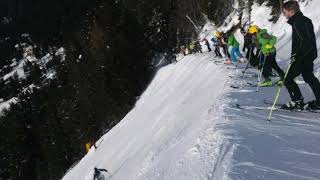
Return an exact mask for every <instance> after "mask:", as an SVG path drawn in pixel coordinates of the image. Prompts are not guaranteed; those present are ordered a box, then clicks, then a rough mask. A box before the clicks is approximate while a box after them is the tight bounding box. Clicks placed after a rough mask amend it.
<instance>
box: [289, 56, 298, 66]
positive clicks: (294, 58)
mask: <svg viewBox="0 0 320 180" xmlns="http://www.w3.org/2000/svg"><path fill="white" fill-rule="evenodd" d="M296 59H297V55H296V54H292V55H291V57H290V63H291V64H292V63H294V62H295V61H296Z"/></svg>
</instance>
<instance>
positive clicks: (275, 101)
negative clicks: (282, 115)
mask: <svg viewBox="0 0 320 180" xmlns="http://www.w3.org/2000/svg"><path fill="white" fill-rule="evenodd" d="M290 59H291V58H290ZM291 64H292V62H290V64H289V66H288V69H287V72H286V74H285V75H284V78H283V81H282V84H281V86H280V87H279V89H278V92H277V95H276V97H275V99H274V101H273V104H272V107H271V110H270V113H269V117H268V119H267V121H268V122H271V117H272V113H273V110H274V107H275V106H276V103H277V101H278V98H279V96H280V92H281V89H282V86H283V84H284V81H285V80H286V78H287V75H288V72H289V70H290V68H291Z"/></svg>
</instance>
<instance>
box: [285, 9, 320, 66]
mask: <svg viewBox="0 0 320 180" xmlns="http://www.w3.org/2000/svg"><path fill="white" fill-rule="evenodd" d="M288 23H289V24H290V25H291V26H292V55H294V54H295V55H296V60H297V61H311V62H313V61H314V60H315V59H316V58H317V57H318V52H317V44H316V38H315V34H314V29H313V24H312V21H311V20H310V19H309V18H307V17H306V16H304V15H303V14H302V12H301V11H298V12H297V13H296V14H295V15H294V16H292V17H291V18H290V19H289V21H288Z"/></svg>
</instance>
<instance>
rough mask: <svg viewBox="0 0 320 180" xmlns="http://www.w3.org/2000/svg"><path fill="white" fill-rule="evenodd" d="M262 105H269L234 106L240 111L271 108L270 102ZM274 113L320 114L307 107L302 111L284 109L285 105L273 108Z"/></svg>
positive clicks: (267, 109) (318, 111) (319, 111)
mask: <svg viewBox="0 0 320 180" xmlns="http://www.w3.org/2000/svg"><path fill="white" fill-rule="evenodd" d="M263 102H264V104H266V105H269V106H250V105H240V104H236V107H237V108H238V109H242V110H262V111H270V110H271V108H272V107H270V105H273V103H272V102H268V101H267V100H264V101H263ZM273 110H274V111H285V112H300V113H308V112H311V113H320V109H319V110H315V109H310V108H308V107H305V108H304V109H290V108H286V106H285V104H276V105H275V108H274V109H273Z"/></svg>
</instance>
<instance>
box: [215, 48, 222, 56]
mask: <svg viewBox="0 0 320 180" xmlns="http://www.w3.org/2000/svg"><path fill="white" fill-rule="evenodd" d="M214 52H215V54H216V56H218V57H219V58H222V55H221V53H220V48H219V46H218V45H215V49H214Z"/></svg>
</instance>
